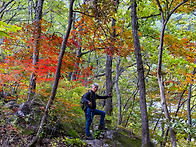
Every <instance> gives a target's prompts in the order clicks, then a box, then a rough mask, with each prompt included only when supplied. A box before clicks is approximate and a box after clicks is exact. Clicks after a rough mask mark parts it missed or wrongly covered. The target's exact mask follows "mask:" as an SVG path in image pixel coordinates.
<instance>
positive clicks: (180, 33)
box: [0, 0, 196, 147]
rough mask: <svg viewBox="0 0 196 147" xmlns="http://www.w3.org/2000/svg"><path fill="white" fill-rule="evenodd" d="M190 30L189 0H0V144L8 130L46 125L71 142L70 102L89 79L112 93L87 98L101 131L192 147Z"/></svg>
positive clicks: (74, 107) (195, 17)
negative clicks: (101, 115)
mask: <svg viewBox="0 0 196 147" xmlns="http://www.w3.org/2000/svg"><path fill="white" fill-rule="evenodd" d="M195 28H196V2H195V1H194V0H175V1H173V0H151V1H149V0H130V1H128V0H124V1H119V0H84V1H80V0H78V1H74V0H69V1H68V0H28V1H26V0H16V1H14V0H1V2H0V55H1V56H0V116H1V118H3V119H1V121H0V132H1V133H2V134H3V132H4V133H5V132H7V133H5V134H6V135H4V137H3V136H2V135H0V145H3V143H5V142H6V141H7V143H10V144H11V141H10V140H11V139H10V138H12V137H10V136H12V135H13V134H14V132H15V133H16V134H25V135H27V136H31V137H32V138H34V139H33V141H37V140H36V139H38V138H41V137H40V136H41V135H40V134H41V133H43V132H44V131H45V133H44V134H46V135H45V137H46V138H47V137H48V136H47V135H48V132H47V131H46V130H47V129H45V128H47V127H48V126H49V127H51V126H52V127H54V128H57V126H55V124H63V128H61V129H62V130H61V131H63V133H64V135H65V134H66V136H71V138H72V139H73V138H74V141H73V142H74V143H76V144H77V143H78V144H80V143H81V142H80V141H81V140H82V134H84V128H85V118H84V112H83V111H82V110H81V109H80V106H79V102H80V99H81V96H82V95H83V94H84V93H85V92H87V91H88V90H90V88H91V86H92V84H93V83H98V84H99V90H98V92H97V93H98V94H100V95H108V94H109V93H111V92H112V93H113V94H112V95H113V96H112V99H107V100H99V101H97V105H98V108H99V109H102V110H104V111H105V112H106V114H107V116H106V121H107V122H109V124H108V127H110V129H114V128H124V129H127V130H129V131H131V132H132V133H133V134H134V135H135V136H137V137H138V138H141V140H142V141H141V144H143V145H145V144H147V145H148V146H149V145H150V144H149V143H153V144H154V145H156V146H172V147H174V146H194V145H195V139H196V136H195V134H196V129H195V128H196V97H195V96H196V93H195V79H196V75H195V72H196V58H195V57H196V45H195V43H196V29H195ZM10 102H14V106H11V107H9V106H8V103H10ZM25 104H27V105H28V107H29V108H30V109H29V112H28V113H25V112H23V111H22V110H23V109H22V106H24V105H25ZM35 105H38V106H36V107H35ZM19 112H22V113H19ZM37 112H39V113H37ZM16 113H17V114H18V116H17V115H16ZM21 118H22V123H23V125H21ZM30 119H31V120H32V121H33V122H34V125H35V126H36V127H35V128H36V129H35V128H34V127H33V125H32V122H30V123H29V121H28V120H30ZM10 121H11V122H12V123H10ZM106 125H107V124H106ZM1 126H2V127H1ZM3 126H4V128H3ZM78 126H82V127H81V128H78ZM27 128H29V130H28V131H27ZM3 130H4V131H3ZM5 130H6V131H5ZM24 132H25V133H24ZM61 133H62V132H61ZM63 133H62V134H63ZM35 134H37V135H35ZM59 134H60V133H59ZM62 134H61V135H62ZM42 135H43V134H42ZM50 135H51V134H50ZM50 135H49V137H51V136H52V135H51V136H50ZM35 136H36V137H37V138H36V137H35ZM17 137H18V138H19V139H18V144H23V145H24V144H25V145H27V144H28V145H30V144H31V143H32V144H33V141H32V142H31V140H29V139H28V137H26V138H25V139H24V138H23V136H21V135H18V136H17ZM52 137H54V136H52ZM13 138H14V137H13ZM54 138H55V137H54ZM78 138H79V141H78V140H77V139H78ZM24 140H25V141H24ZM57 140H58V141H59V139H58V138H56V140H55V141H57ZM65 140H66V139H65ZM55 141H54V142H55ZM58 141H57V142H58ZM69 141H70V140H69ZM64 143H65V144H66V143H67V145H68V144H69V145H70V142H68V141H64ZM32 144H31V145H32ZM80 145H81V144H80ZM78 146H79V145H78Z"/></svg>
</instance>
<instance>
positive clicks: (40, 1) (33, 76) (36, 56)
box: [27, 0, 44, 101]
mask: <svg viewBox="0 0 196 147" xmlns="http://www.w3.org/2000/svg"><path fill="white" fill-rule="evenodd" d="M43 2H44V0H38V3H37V8H36V15H35V23H36V24H35V25H36V26H35V27H36V29H35V30H37V32H35V35H34V36H33V38H35V47H34V52H33V66H34V68H36V65H37V62H38V61H39V48H40V36H41V19H42V9H43ZM35 89H36V73H35V72H34V73H32V74H31V77H30V84H29V89H28V96H27V101H31V100H32V99H33V97H34V95H35Z"/></svg>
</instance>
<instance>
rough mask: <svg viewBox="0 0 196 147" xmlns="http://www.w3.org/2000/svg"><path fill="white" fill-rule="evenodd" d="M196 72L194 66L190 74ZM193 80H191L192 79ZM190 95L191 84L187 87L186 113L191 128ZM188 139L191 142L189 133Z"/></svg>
mask: <svg viewBox="0 0 196 147" xmlns="http://www.w3.org/2000/svg"><path fill="white" fill-rule="evenodd" d="M195 63H196V58H195V61H194V64H195ZM195 72H196V68H194V70H193V72H192V74H193V75H194V74H195ZM192 81H193V80H192ZM191 97H192V84H189V89H188V99H187V114H188V116H187V117H188V124H189V127H190V128H192V119H191ZM188 141H189V142H191V134H190V133H189V135H188Z"/></svg>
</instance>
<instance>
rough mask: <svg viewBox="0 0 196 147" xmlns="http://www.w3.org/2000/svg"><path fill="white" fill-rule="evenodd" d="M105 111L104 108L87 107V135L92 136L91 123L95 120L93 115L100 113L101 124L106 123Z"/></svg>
mask: <svg viewBox="0 0 196 147" xmlns="http://www.w3.org/2000/svg"><path fill="white" fill-rule="evenodd" d="M105 114H106V113H105V111H102V110H98V109H90V108H87V109H86V112H85V115H86V130H85V133H86V135H87V136H90V135H91V134H90V125H91V123H92V121H93V117H94V115H100V116H101V118H100V125H104V119H105Z"/></svg>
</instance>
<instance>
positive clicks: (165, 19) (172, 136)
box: [156, 0, 188, 147]
mask: <svg viewBox="0 0 196 147" xmlns="http://www.w3.org/2000/svg"><path fill="white" fill-rule="evenodd" d="M187 1H188V0H184V1H182V2H181V3H179V4H178V5H177V6H176V7H175V8H173V9H172V10H171V12H169V11H168V13H167V15H166V16H164V12H163V9H162V6H161V4H160V2H159V0H156V2H157V5H158V7H159V11H160V13H161V18H162V29H161V34H160V44H159V57H158V66H157V78H158V83H159V89H160V97H161V104H162V108H163V111H164V114H165V118H166V119H167V120H168V125H169V131H170V139H171V144H172V147H176V135H175V131H174V129H173V128H172V126H171V118H170V115H169V111H168V108H167V103H166V98H165V89H164V82H163V75H162V69H161V66H162V55H163V38H164V32H165V27H166V25H167V22H168V21H169V19H170V17H171V15H172V14H173V13H174V12H175V11H176V10H177V9H178V8H179V7H180V6H181V5H183V4H184V3H185V2H187ZM166 11H167V10H166Z"/></svg>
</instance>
